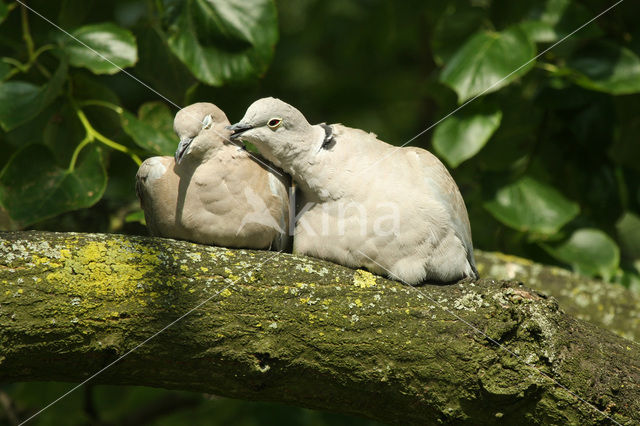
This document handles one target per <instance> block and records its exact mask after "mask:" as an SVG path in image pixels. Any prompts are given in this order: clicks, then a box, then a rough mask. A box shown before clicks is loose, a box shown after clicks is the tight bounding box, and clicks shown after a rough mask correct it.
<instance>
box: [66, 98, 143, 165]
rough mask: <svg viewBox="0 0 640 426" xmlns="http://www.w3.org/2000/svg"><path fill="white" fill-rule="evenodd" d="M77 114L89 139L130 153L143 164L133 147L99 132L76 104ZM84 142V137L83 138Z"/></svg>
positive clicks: (138, 162)
mask: <svg viewBox="0 0 640 426" xmlns="http://www.w3.org/2000/svg"><path fill="white" fill-rule="evenodd" d="M74 109H75V112H76V115H77V116H78V119H79V120H80V122H81V123H82V126H83V127H84V129H85V132H86V137H85V139H86V138H89V141H90V142H92V141H94V140H98V141H99V142H102V143H103V144H105V145H106V146H108V147H109V148H111V149H115V150H116V151H120V152H123V153H125V154H127V155H129V157H131V159H132V160H133V161H134V162H135V163H136V164H137V165H140V164H142V160H141V159H140V157H139V156H138V155H137V154H136V153H135V152H133V151H132V150H131V149H129V148H128V147H126V146H124V145H122V144H119V143H118V142H116V141H113V140H111V139H109V138H108V137H106V136H104V135H103V134H102V133H100V132H98V131H97V130H96V129H94V128H93V126H92V125H91V123H90V122H89V119H88V118H87V116H86V115H85V113H84V111H82V110H81V109H80V108H77V107H76V106H74ZM83 142H84V139H83Z"/></svg>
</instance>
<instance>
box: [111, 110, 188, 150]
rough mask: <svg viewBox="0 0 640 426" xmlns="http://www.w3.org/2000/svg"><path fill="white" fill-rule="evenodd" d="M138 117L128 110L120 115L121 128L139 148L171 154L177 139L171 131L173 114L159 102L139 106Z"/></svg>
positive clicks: (176, 144)
mask: <svg viewBox="0 0 640 426" xmlns="http://www.w3.org/2000/svg"><path fill="white" fill-rule="evenodd" d="M138 115H139V118H137V117H136V116H135V115H133V114H131V113H130V112H128V111H124V112H123V113H122V115H121V122H122V128H123V129H124V131H125V132H126V133H127V134H128V135H129V136H131V138H132V139H133V141H134V142H135V143H136V144H137V145H138V146H139V147H141V148H143V149H145V150H147V151H149V152H152V153H153V154H157V155H173V154H174V153H175V150H176V147H177V146H178V139H177V137H176V136H175V135H174V133H173V131H172V127H171V126H172V124H173V116H172V115H171V113H170V112H169V109H168V108H167V106H166V105H165V104H163V103H161V102H149V103H147V104H144V105H142V106H141V107H140V110H139V112H138Z"/></svg>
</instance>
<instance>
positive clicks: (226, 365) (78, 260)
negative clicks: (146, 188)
mask: <svg viewBox="0 0 640 426" xmlns="http://www.w3.org/2000/svg"><path fill="white" fill-rule="evenodd" d="M2 237H3V238H2V240H0V322H1V323H2V324H3V327H2V328H1V329H0V354H2V355H1V356H0V380H1V381H27V380H64V381H75V382H78V381H81V380H83V379H84V378H86V377H88V376H90V375H91V374H92V373H94V372H96V371H98V370H99V369H100V368H102V367H104V366H105V365H108V364H109V363H110V362H113V361H114V360H116V359H118V357H119V356H122V355H124V354H127V352H128V351H130V350H132V349H135V348H137V347H138V345H139V344H140V343H141V342H143V341H145V340H146V339H148V338H149V337H150V336H152V335H154V333H156V332H157V331H159V330H162V329H163V328H164V327H166V326H167V325H168V324H171V323H172V322H173V321H175V320H176V319H178V318H180V317H181V316H182V315H184V314H185V313H187V312H189V311H191V310H192V309H193V308H194V307H196V306H198V305H200V304H202V302H205V303H204V304H202V305H201V306H199V307H198V308H197V309H195V310H194V311H192V312H191V313H190V314H189V315H188V316H186V317H185V318H183V319H182V320H180V321H178V322H176V323H175V324H174V325H172V326H171V327H169V328H167V329H166V331H164V332H162V333H161V334H159V335H158V336H157V337H155V338H153V339H152V340H150V341H149V342H148V343H146V344H145V345H143V346H141V347H139V348H137V349H136V350H135V351H134V352H132V353H131V354H129V355H127V356H126V357H125V358H124V359H122V360H121V361H119V362H118V363H117V364H116V365H114V366H113V367H111V368H109V369H108V370H106V371H105V372H104V373H102V374H100V375H99V376H97V377H96V378H95V379H94V381H95V382H96V383H112V384H136V385H148V386H159V387H165V388H177V389H190V390H199V391H206V392H210V393H215V394H220V395H227V396H232V397H238V398H245V399H259V400H271V401H280V402H287V403H291V404H298V405H303V406H307V407H313V408H323V409H329V410H333V411H342V412H347V413H353V414H360V415H364V416H368V417H371V418H375V419H379V420H382V421H385V422H388V423H397V424H434V423H445V424H450V423H455V424H461V423H462V424H465V423H467V424H490V423H493V422H495V421H496V420H500V421H503V422H506V423H518V424H543V423H577V424H607V423H610V420H608V419H607V418H606V417H605V416H604V415H603V414H601V413H599V412H598V411H597V410H596V409H594V407H596V408H597V409H598V410H601V411H604V412H605V413H606V415H607V416H610V417H612V418H614V419H615V420H616V421H618V422H620V423H622V424H631V423H633V422H639V421H640V415H639V414H638V413H640V402H639V401H640V388H639V386H640V385H639V384H640V351H638V345H637V344H635V343H632V342H630V341H627V340H625V339H622V338H620V337H617V336H615V335H613V334H612V333H609V332H608V331H605V330H602V329H599V328H597V327H595V326H593V325H591V324H589V323H586V322H583V321H580V320H576V319H574V318H572V317H570V316H568V315H566V314H565V313H564V312H563V311H562V310H561V309H560V307H559V306H558V303H557V302H556V301H555V299H552V298H548V297H546V296H544V295H542V294H539V293H536V292H535V291H532V290H529V289H527V288H525V287H523V286H522V285H520V284H518V283H517V282H512V281H511V282H507V281H494V280H491V279H484V280H480V281H478V282H477V283H466V284H459V285H452V286H445V287H441V286H424V287H421V288H419V289H415V288H411V287H406V286H403V285H401V284H400V283H397V282H394V281H389V280H386V279H384V278H381V277H376V276H374V275H371V274H369V273H368V272H365V271H354V270H352V269H348V268H344V267H340V266H337V265H334V264H331V263H328V262H323V261H320V260H315V259H310V258H306V257H300V256H293V255H286V254H275V253H272V252H263V251H250V250H229V249H224V248H217V247H205V246H200V245H196V244H191V243H186V242H177V241H172V240H164V239H157V238H156V239H154V238H143V237H125V236H118V235H95V234H90V235H88V234H85V235H83V234H56V233H6V234H2ZM477 330H480V331H481V332H482V333H484V334H486V336H489V337H490V338H491V339H493V340H495V341H497V342H499V343H500V344H501V345H503V346H504V347H505V348H507V349H508V351H507V350H505V349H502V348H500V347H499V346H497V345H496V344H494V343H493V342H491V341H490V340H488V339H487V337H485V335H483V334H482V333H479V332H478V331H477ZM512 353H513V354H516V355H515V356H514V355H513V354H512ZM558 383H560V384H561V385H559V384H558ZM576 395H578V396H579V397H580V398H583V399H584V401H580V400H579V399H577V398H576Z"/></svg>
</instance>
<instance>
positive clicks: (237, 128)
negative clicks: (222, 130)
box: [226, 122, 253, 139]
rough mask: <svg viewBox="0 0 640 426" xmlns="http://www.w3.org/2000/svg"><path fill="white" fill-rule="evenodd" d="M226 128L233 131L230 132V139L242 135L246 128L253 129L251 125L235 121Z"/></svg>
mask: <svg viewBox="0 0 640 426" xmlns="http://www.w3.org/2000/svg"><path fill="white" fill-rule="evenodd" d="M226 129H227V130H231V131H232V132H233V133H232V134H231V139H238V138H239V137H240V135H242V134H243V133H244V132H246V131H247V130H251V129H253V126H252V125H250V124H246V123H242V122H240V123H236V124H234V125H231V126H227V127H226Z"/></svg>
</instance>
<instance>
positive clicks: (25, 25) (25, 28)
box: [20, 6, 34, 62]
mask: <svg viewBox="0 0 640 426" xmlns="http://www.w3.org/2000/svg"><path fill="white" fill-rule="evenodd" d="M20 15H21V18H22V38H23V39H24V42H25V44H26V45H27V53H28V54H29V62H31V59H32V58H33V56H34V44H33V39H32V38H31V31H30V29H29V19H28V17H27V8H26V7H25V6H22V7H21V8H20Z"/></svg>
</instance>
